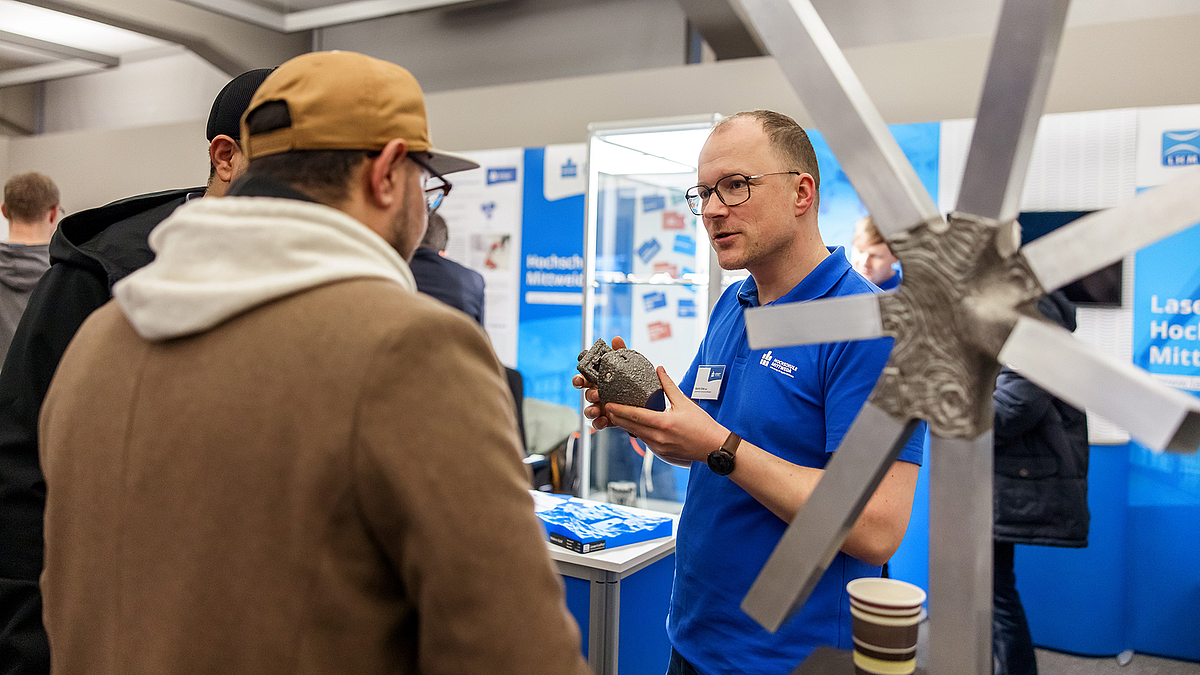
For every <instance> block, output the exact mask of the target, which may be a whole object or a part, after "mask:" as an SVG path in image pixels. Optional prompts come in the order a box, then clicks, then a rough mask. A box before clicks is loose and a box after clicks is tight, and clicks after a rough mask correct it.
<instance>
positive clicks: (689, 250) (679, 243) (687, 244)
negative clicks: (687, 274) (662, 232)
mask: <svg viewBox="0 0 1200 675" xmlns="http://www.w3.org/2000/svg"><path fill="white" fill-rule="evenodd" d="M675 252H676V253H683V254H685V255H696V240H695V239H693V238H691V237H689V236H687V235H686V234H677V235H675Z"/></svg>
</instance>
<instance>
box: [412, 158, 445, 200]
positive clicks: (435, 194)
mask: <svg viewBox="0 0 1200 675" xmlns="http://www.w3.org/2000/svg"><path fill="white" fill-rule="evenodd" d="M408 157H409V159H411V160H412V161H414V162H416V163H417V166H419V167H421V168H422V169H425V171H427V172H428V173H429V177H430V178H433V179H436V180H438V181H440V184H439V185H434V186H433V187H427V188H425V208H426V209H427V210H428V211H429V213H433V212H434V211H437V208H438V207H439V206H441V205H442V200H443V199H445V198H446V195H448V194H450V181H448V180H446V178H445V176H443V175H442V174H440V173H438V172H437V171H434V170H433V167H431V166H429V163H428V162H426V161H425V160H423V159H421V158H420V157H419V156H417V155H416V154H415V153H411V152H410V153H408Z"/></svg>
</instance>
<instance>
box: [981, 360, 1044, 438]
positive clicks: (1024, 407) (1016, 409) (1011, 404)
mask: <svg viewBox="0 0 1200 675" xmlns="http://www.w3.org/2000/svg"><path fill="white" fill-rule="evenodd" d="M992 402H993V403H994V404H995V408H996V412H995V415H996V416H995V421H994V425H995V434H996V436H997V437H1000V438H1013V437H1016V436H1021V435H1023V434H1026V433H1029V431H1030V430H1032V429H1033V428H1034V427H1036V426H1037V425H1038V424H1040V423H1041V421H1042V418H1043V417H1045V416H1046V412H1047V411H1049V410H1050V406H1051V405H1053V403H1054V398H1053V397H1052V396H1051V395H1050V394H1049V393H1047V392H1046V390H1045V389H1042V388H1041V387H1039V386H1037V385H1036V384H1034V383H1032V382H1030V381H1029V380H1027V379H1025V378H1024V377H1021V376H1020V375H1018V374H1017V373H1016V372H1014V371H1012V370H1009V369H1008V368H1004V369H1003V370H1001V371H1000V376H999V377H998V378H996V393H995V394H993V395H992Z"/></svg>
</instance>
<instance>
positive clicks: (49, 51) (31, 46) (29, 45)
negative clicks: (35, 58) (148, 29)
mask: <svg viewBox="0 0 1200 675" xmlns="http://www.w3.org/2000/svg"><path fill="white" fill-rule="evenodd" d="M0 44H4V45H14V46H16V47H21V48H23V49H27V50H30V51H34V52H38V53H40V54H43V55H45V56H49V57H51V58H55V59H71V60H74V61H88V62H91V63H95V64H98V65H101V66H104V67H106V68H111V67H113V66H115V65H117V64H119V63H120V62H121V60H120V59H119V58H117V57H115V56H112V55H110V54H101V53H99V52H92V51H88V50H86V49H77V48H75V47H68V46H67V45H64V44H59V43H57V42H47V41H46V40H39V39H37V38H32V37H29V36H27V35H19V34H17V33H10V32H8V31H4V30H0Z"/></svg>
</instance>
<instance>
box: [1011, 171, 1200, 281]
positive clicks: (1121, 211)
mask: <svg viewBox="0 0 1200 675" xmlns="http://www.w3.org/2000/svg"><path fill="white" fill-rule="evenodd" d="M1197 195H1200V167H1197V168H1189V169H1185V170H1184V171H1183V174H1182V175H1181V176H1179V177H1178V178H1176V179H1175V180H1173V181H1171V182H1169V183H1166V184H1165V185H1160V186H1158V187H1156V188H1154V189H1152V190H1147V191H1145V192H1143V193H1142V194H1140V195H1138V196H1136V197H1134V198H1133V199H1132V200H1130V201H1129V202H1127V203H1125V204H1122V205H1120V206H1115V207H1113V208H1111V209H1106V210H1104V211H1099V212H1096V213H1093V214H1091V215H1087V216H1084V217H1082V218H1080V219H1079V220H1076V221H1074V222H1072V223H1069V224H1067V225H1064V226H1062V227H1060V228H1058V229H1057V230H1055V231H1053V232H1051V233H1049V234H1047V235H1045V236H1042V237H1038V238H1037V239H1034V240H1033V241H1031V242H1029V243H1028V244H1026V245H1025V246H1023V247H1022V248H1021V254H1022V255H1023V256H1025V259H1026V260H1027V261H1029V267H1030V269H1032V270H1033V272H1034V274H1036V275H1037V278H1038V280H1039V281H1040V282H1041V283H1042V286H1043V287H1045V288H1046V290H1048V291H1052V290H1054V289H1056V288H1059V287H1061V286H1064V285H1066V284H1069V283H1071V282H1072V281H1075V280H1076V279H1079V278H1081V277H1084V276H1087V275H1088V274H1091V273H1092V272H1095V271H1096V270H1099V269H1103V268H1105V267H1107V266H1109V265H1111V264H1113V263H1115V262H1117V261H1118V260H1120V259H1122V258H1124V257H1125V256H1127V255H1129V254H1130V253H1133V252H1134V251H1136V250H1138V249H1140V248H1142V247H1143V246H1148V245H1150V244H1153V243H1154V242H1156V241H1158V240H1159V239H1162V238H1164V237H1168V236H1170V235H1172V234H1175V233H1177V232H1182V231H1183V230H1186V229H1188V228H1189V227H1191V226H1192V225H1195V224H1196V223H1197V222H1198V221H1200V199H1198V198H1197Z"/></svg>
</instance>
